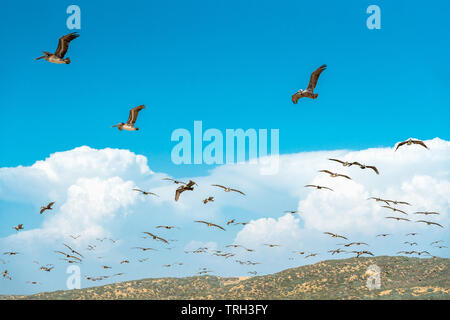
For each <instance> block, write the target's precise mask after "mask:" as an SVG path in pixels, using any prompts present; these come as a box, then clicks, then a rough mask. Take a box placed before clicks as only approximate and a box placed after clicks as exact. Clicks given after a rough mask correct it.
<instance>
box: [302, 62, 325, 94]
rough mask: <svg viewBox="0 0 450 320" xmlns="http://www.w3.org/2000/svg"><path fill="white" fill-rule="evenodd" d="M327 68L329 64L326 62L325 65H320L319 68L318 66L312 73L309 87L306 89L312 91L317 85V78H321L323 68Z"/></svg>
mask: <svg viewBox="0 0 450 320" xmlns="http://www.w3.org/2000/svg"><path fill="white" fill-rule="evenodd" d="M326 68H327V65H326V64H324V65H322V66H320V67H319V68H317V69H316V71H314V72H313V73H312V74H311V78H310V79H309V84H308V87H307V88H306V90H308V91H311V92H312V91H313V90H314V88H315V87H316V85H317V80H319V76H320V74H321V73H322V72H323V70H325V69H326Z"/></svg>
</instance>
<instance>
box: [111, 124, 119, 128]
mask: <svg viewBox="0 0 450 320" xmlns="http://www.w3.org/2000/svg"><path fill="white" fill-rule="evenodd" d="M118 126H119V125H118V124H115V125H113V126H111V128H114V127H118Z"/></svg>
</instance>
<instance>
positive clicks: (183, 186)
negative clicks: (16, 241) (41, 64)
mask: <svg viewBox="0 0 450 320" xmlns="http://www.w3.org/2000/svg"><path fill="white" fill-rule="evenodd" d="M78 37H79V35H78V34H77V33H76V32H73V33H70V34H68V35H65V36H63V37H61V38H60V39H59V43H58V48H57V49H56V51H55V53H53V54H52V53H49V52H44V54H45V55H44V56H41V57H39V58H37V59H36V60H38V59H42V58H43V59H45V60H47V61H49V62H52V63H57V64H69V63H70V62H71V60H70V59H69V58H64V56H65V54H66V53H67V50H68V47H69V43H70V42H71V41H72V40H74V39H76V38H78ZM326 67H327V66H326V65H322V66H320V67H319V68H318V69H317V70H315V71H314V72H313V73H312V74H311V77H310V81H309V84H308V86H307V88H306V89H305V90H299V91H297V92H296V93H295V94H294V95H292V102H293V103H294V104H296V103H297V102H298V100H299V99H300V98H303V97H305V98H311V99H317V97H318V94H317V93H314V89H315V87H316V85H317V81H318V79H319V76H320V74H321V73H322V72H323V71H324V70H326ZM143 109H145V106H144V105H140V106H137V107H135V108H132V109H131V110H130V113H129V118H128V120H127V122H126V123H124V122H121V123H119V124H116V125H114V126H113V127H117V128H118V129H119V130H120V131H122V130H127V131H137V130H139V128H136V127H135V123H136V120H137V117H138V113H139V112H140V111H141V110H143ZM413 144H416V145H420V146H422V147H424V148H426V149H428V147H427V146H426V144H425V143H424V142H423V141H421V140H416V139H408V140H406V141H402V142H399V143H398V144H397V145H396V148H395V151H397V149H398V148H400V147H402V146H410V145H413ZM329 160H330V161H333V162H336V163H339V164H341V165H342V166H343V167H358V168H360V169H362V170H364V169H370V170H372V171H373V172H374V173H376V174H377V175H378V174H380V172H379V170H378V169H377V168H376V166H373V165H366V164H361V163H359V162H357V161H354V162H348V161H343V160H339V159H329ZM319 172H320V173H324V174H327V175H329V177H330V178H343V179H347V180H352V178H351V177H350V176H348V175H346V174H341V173H337V172H333V171H330V170H327V169H324V170H319ZM163 180H166V181H171V182H173V183H174V184H176V185H177V186H178V187H177V188H176V189H175V192H174V200H175V201H179V200H180V197H181V195H182V194H183V193H184V192H185V191H194V189H195V187H197V186H198V185H197V183H196V182H194V181H192V180H190V181H188V182H183V181H180V180H175V179H172V178H164V179H163ZM212 186H214V187H216V188H219V189H221V190H223V191H224V192H227V193H230V192H233V193H236V194H240V195H242V196H245V195H246V194H245V193H244V192H242V191H241V190H239V189H236V188H231V187H227V186H224V185H220V184H213V185H212ZM305 187H306V188H315V189H317V190H327V191H331V192H332V191H334V190H333V189H332V188H330V187H327V186H322V185H313V184H308V185H305ZM133 190H134V191H136V192H139V193H141V194H142V195H144V196H156V197H158V196H159V195H157V194H156V193H154V192H151V191H145V190H142V189H139V188H134V189H133ZM214 199H215V198H214V196H208V197H207V198H205V199H203V200H202V201H203V203H204V204H205V205H206V204H208V203H210V202H214ZM367 200H375V201H376V202H380V203H382V204H383V205H382V206H381V207H383V208H385V209H388V210H390V211H391V212H392V214H393V215H390V216H386V217H385V218H386V219H392V220H396V221H402V222H412V220H411V219H410V218H406V216H408V217H410V215H409V214H408V213H407V212H406V211H405V210H404V209H400V208H399V206H400V205H401V206H411V204H410V203H408V202H406V201H397V200H389V199H382V198H380V197H370V198H369V199H367ZM54 205H55V202H54V201H53V202H50V203H48V204H47V205H45V206H42V207H41V210H40V214H41V215H42V214H44V213H46V212H47V213H48V212H50V211H51V210H53V209H54ZM402 208H403V207H402ZM285 213H289V214H292V215H295V214H299V211H297V210H287V211H285ZM397 213H398V214H401V215H402V216H397V215H395V214H397ZM413 214H414V215H425V216H428V215H439V213H438V212H433V211H416V212H414V213H413ZM415 222H416V223H425V224H427V225H428V226H437V227H441V228H443V226H442V225H441V224H439V223H437V222H434V221H429V220H423V219H420V220H416V221H415ZM194 223H198V224H203V225H205V226H206V227H209V228H215V229H218V230H222V231H226V229H225V227H223V226H221V225H219V224H216V223H213V222H209V221H204V220H195V221H194ZM248 223H249V222H237V221H236V219H230V220H229V221H227V222H226V226H227V227H228V226H230V225H235V226H236V225H243V226H245V225H246V224H248ZM155 228H156V229H159V230H160V229H165V230H173V229H178V227H177V226H171V225H158V226H156V227H155ZM13 229H15V230H16V232H20V231H22V230H24V224H23V223H21V224H18V225H17V226H14V227H13ZM324 234H325V235H328V236H330V237H332V238H336V239H342V240H345V241H346V243H341V244H337V246H340V247H338V248H337V249H331V250H328V251H327V253H329V254H330V255H335V254H354V256H355V257H360V256H363V255H369V256H374V253H373V252H371V251H370V250H368V249H367V248H368V247H369V246H370V245H369V244H368V243H366V242H361V241H350V240H349V239H348V238H347V237H345V236H343V235H339V234H337V233H333V232H328V231H327V232H324ZM417 235H418V233H417V232H414V233H408V234H406V236H407V237H413V236H417ZM81 236H82V235H69V236H68V238H69V237H70V238H71V240H70V241H71V242H72V243H74V244H75V245H77V241H78V239H79V238H80V237H81ZM389 236H392V235H391V234H387V233H384V234H379V235H377V236H376V237H382V238H386V237H389ZM141 237H142V238H143V239H147V240H154V241H156V242H158V243H161V244H162V246H163V247H162V248H164V249H167V250H171V249H173V248H174V247H170V246H169V245H170V243H173V242H176V241H178V240H176V239H166V238H164V237H162V236H160V235H156V234H155V233H153V232H149V231H143V232H142V236H141ZM96 241H97V242H96V243H91V244H88V245H87V247H86V248H85V250H86V251H89V252H95V251H96V250H97V249H98V247H99V246H100V243H103V242H104V241H108V242H110V243H116V242H117V241H118V240H114V239H111V238H102V239H100V238H97V239H96ZM442 242H444V241H443V240H436V241H433V242H432V243H430V244H429V245H430V246H431V247H432V248H438V249H443V248H447V247H446V246H445V245H443V244H441V243H442ZM403 244H404V245H408V246H409V247H416V246H419V244H418V243H417V242H415V241H405V242H404V243H403ZM75 245H73V244H72V245H69V244H67V243H65V242H64V243H62V247H64V248H62V247H61V249H60V250H55V251H54V253H55V255H56V256H57V257H59V259H60V260H61V261H64V262H65V263H68V264H82V263H83V261H84V259H85V255H86V253H81V252H80V251H82V250H81V249H77V250H75V249H74V248H73V247H74V246H75ZM261 245H262V246H264V247H267V248H272V249H276V248H279V247H281V246H282V245H281V244H276V243H263V244H261ZM352 248H357V249H355V250H352ZM360 248H361V249H360ZM131 250H139V251H141V252H142V253H147V252H155V251H158V250H161V248H158V249H157V248H153V247H148V246H135V247H132V248H131ZM236 250H242V252H244V253H249V254H251V253H253V252H255V251H256V249H255V248H247V247H245V246H243V245H240V244H236V243H233V244H229V245H226V246H224V248H223V249H222V250H217V249H213V248H208V247H200V248H197V249H194V250H192V251H185V253H186V254H205V253H207V254H210V255H213V256H217V257H222V258H224V259H229V258H232V257H236V256H237V252H236ZM292 253H295V254H299V255H303V256H304V257H305V259H306V258H310V257H315V256H318V255H320V253H318V252H309V251H302V250H295V251H292ZM2 254H3V256H9V257H13V256H17V255H20V254H21V253H20V252H17V251H7V252H3V253H2ZM397 254H405V255H414V254H415V255H418V256H421V255H425V256H430V257H434V256H433V255H431V253H430V252H429V251H428V250H424V249H423V248H422V249H420V250H401V251H398V252H397ZM239 256H240V255H239ZM97 259H99V260H101V259H103V257H101V256H98V257H97ZM148 259H149V258H148V256H144V257H141V258H139V259H138V260H137V262H138V263H144V262H146V261H148ZM293 259H294V258H293V257H289V260H293ZM234 261H235V262H236V263H238V264H240V265H247V266H255V265H257V264H259V262H255V261H252V260H248V259H247V260H242V259H237V258H234ZM0 263H1V264H3V265H7V264H8V262H7V261H5V260H3V259H0ZM33 263H35V264H37V265H39V269H40V270H41V271H42V272H46V273H50V272H51V271H52V270H54V268H55V264H41V263H39V262H38V261H33ZM119 263H120V265H124V264H129V263H131V262H130V260H129V259H123V260H121V261H120V262H119ZM183 264H184V263H183V262H174V263H171V264H164V265H163V267H164V268H169V267H174V266H182V265H183ZM100 268H101V269H103V270H109V269H112V268H113V267H112V266H110V265H106V264H100ZM211 272H213V271H212V270H209V268H207V267H202V268H200V269H199V271H198V272H197V274H198V275H204V274H208V273H211ZM123 274H124V272H118V273H112V274H106V275H101V276H85V278H86V280H88V281H93V282H95V281H101V280H105V279H108V278H113V277H117V276H121V275H123ZM248 274H250V275H256V274H258V272H257V271H248ZM0 275H1V276H2V277H3V278H4V279H9V280H12V275H11V273H10V271H9V270H8V269H7V268H4V269H3V271H1V273H0ZM27 283H29V284H32V285H36V284H39V282H37V281H27Z"/></svg>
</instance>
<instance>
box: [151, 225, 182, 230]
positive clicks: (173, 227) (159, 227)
mask: <svg viewBox="0 0 450 320" xmlns="http://www.w3.org/2000/svg"><path fill="white" fill-rule="evenodd" d="M156 228H157V229H161V228H164V229H167V230H170V229H175V228H178V227H175V226H157V227H156Z"/></svg>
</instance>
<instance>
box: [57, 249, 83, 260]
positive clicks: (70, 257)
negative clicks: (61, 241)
mask: <svg viewBox="0 0 450 320" xmlns="http://www.w3.org/2000/svg"><path fill="white" fill-rule="evenodd" d="M55 252H56V253H59V254H62V255H63V256H65V257H66V258H67V259H76V260H79V261H82V260H81V259H80V258H78V257H75V256H72V255H70V254H67V253H65V252H62V251H58V250H55Z"/></svg>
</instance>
